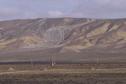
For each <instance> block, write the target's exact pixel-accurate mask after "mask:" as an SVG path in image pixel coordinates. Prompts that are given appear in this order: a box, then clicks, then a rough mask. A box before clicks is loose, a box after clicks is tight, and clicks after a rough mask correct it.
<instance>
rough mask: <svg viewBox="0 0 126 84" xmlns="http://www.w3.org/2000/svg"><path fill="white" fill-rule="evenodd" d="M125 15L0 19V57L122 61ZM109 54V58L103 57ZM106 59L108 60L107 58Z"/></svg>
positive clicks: (125, 46)
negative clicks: (103, 18) (117, 16)
mask: <svg viewBox="0 0 126 84" xmlns="http://www.w3.org/2000/svg"><path fill="white" fill-rule="evenodd" d="M125 51H126V19H113V20H109V19H107V20H98V19H85V18H39V19H25V20H10V21H1V22H0V58H1V59H0V60H1V61H15V60H16V61H19V60H29V59H31V58H32V59H34V60H37V61H38V60H40V61H42V60H43V61H46V60H48V61H49V59H50V56H52V55H54V56H57V57H56V58H57V60H58V61H61V60H63V61H64V60H65V61H71V59H73V60H72V62H74V61H78V62H86V61H89V60H90V61H96V60H97V59H96V57H97V56H101V58H102V60H101V61H104V62H106V61H109V62H111V61H112V60H114V62H125V55H126V53H125ZM106 57H108V58H106ZM108 59H109V60H108Z"/></svg>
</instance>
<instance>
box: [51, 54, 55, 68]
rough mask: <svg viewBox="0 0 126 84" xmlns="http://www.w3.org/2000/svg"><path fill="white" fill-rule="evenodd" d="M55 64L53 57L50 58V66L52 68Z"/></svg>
mask: <svg viewBox="0 0 126 84" xmlns="http://www.w3.org/2000/svg"><path fill="white" fill-rule="evenodd" d="M55 64H56V63H55V59H54V57H53V56H51V66H52V67H53V66H54V65H55Z"/></svg>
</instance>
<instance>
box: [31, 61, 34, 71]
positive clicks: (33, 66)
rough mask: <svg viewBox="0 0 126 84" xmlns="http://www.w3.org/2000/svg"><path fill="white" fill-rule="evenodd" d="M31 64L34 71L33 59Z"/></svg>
mask: <svg viewBox="0 0 126 84" xmlns="http://www.w3.org/2000/svg"><path fill="white" fill-rule="evenodd" d="M30 62H31V67H32V69H33V68H34V65H33V60H32V59H31V60H30Z"/></svg>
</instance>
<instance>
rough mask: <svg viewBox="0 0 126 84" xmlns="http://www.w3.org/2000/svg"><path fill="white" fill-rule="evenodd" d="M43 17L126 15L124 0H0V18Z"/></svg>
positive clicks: (108, 16)
mask: <svg viewBox="0 0 126 84" xmlns="http://www.w3.org/2000/svg"><path fill="white" fill-rule="evenodd" d="M43 17H88V18H123V17H126V0H0V20H6V19H23V18H43Z"/></svg>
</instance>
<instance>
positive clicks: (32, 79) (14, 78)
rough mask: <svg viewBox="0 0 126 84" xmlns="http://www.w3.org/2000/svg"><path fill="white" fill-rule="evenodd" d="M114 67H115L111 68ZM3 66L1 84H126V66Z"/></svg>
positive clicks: (0, 74)
mask: <svg viewBox="0 0 126 84" xmlns="http://www.w3.org/2000/svg"><path fill="white" fill-rule="evenodd" d="M111 66H113V67H111ZM116 66H117V64H99V66H98V65H97V64H65V65H55V66H53V67H52V66H51V65H50V64H45V65H43V64H32V65H31V64H26V65H25V64H18V65H17V64H8V65H7V64H3V65H0V70H1V71H0V84H126V68H125V64H119V65H118V66H120V68H116Z"/></svg>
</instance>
